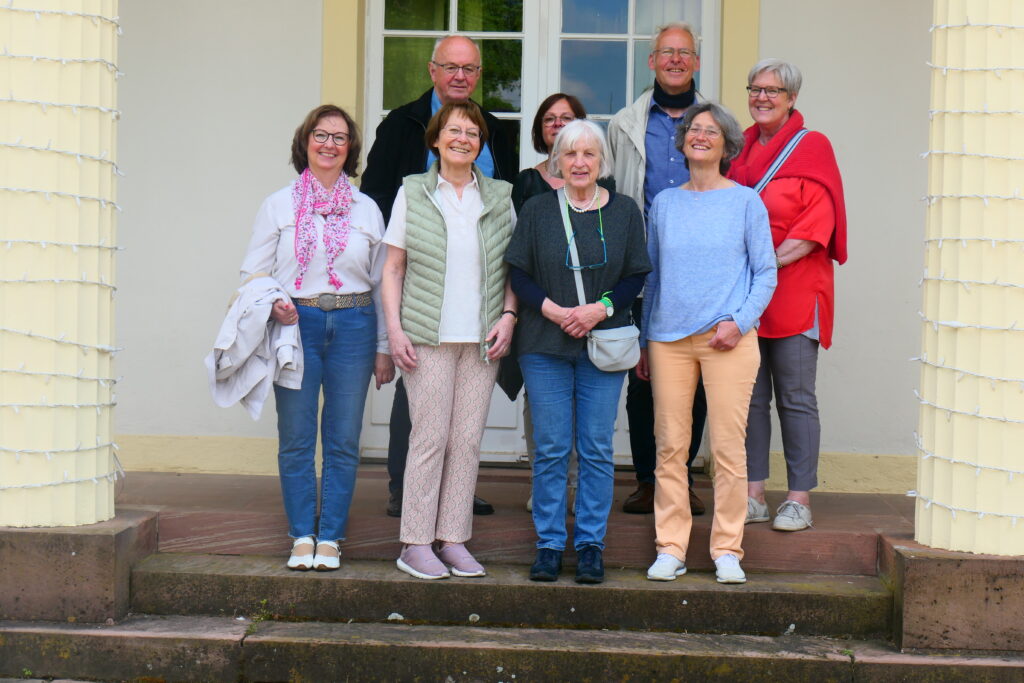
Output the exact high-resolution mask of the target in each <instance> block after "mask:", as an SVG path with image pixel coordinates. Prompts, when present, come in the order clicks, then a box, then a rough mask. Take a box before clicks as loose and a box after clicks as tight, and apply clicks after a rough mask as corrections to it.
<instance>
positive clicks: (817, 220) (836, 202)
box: [729, 110, 847, 349]
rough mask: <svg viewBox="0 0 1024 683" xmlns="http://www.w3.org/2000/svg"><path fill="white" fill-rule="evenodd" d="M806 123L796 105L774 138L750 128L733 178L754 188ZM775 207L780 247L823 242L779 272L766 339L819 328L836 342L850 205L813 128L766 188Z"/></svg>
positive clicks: (764, 327)
mask: <svg viewBox="0 0 1024 683" xmlns="http://www.w3.org/2000/svg"><path fill="white" fill-rule="evenodd" d="M803 127H804V118H803V116H802V115H801V114H800V112H799V111H796V110H794V111H793V113H792V114H791V115H790V117H789V120H788V121H787V122H786V123H785V125H784V126H783V127H782V129H781V130H780V131H779V132H778V133H777V134H776V135H775V136H774V137H772V139H771V140H770V141H769V142H768V144H767V145H761V144H760V143H759V142H758V137H759V135H760V131H759V129H758V127H757V126H756V125H754V126H751V127H750V128H748V129H747V130H746V131H745V132H744V139H745V144H744V146H743V151H742V152H741V153H740V155H739V156H738V157H737V158H736V159H735V160H734V161H733V163H732V167H731V168H730V171H729V177H730V178H732V179H733V180H735V181H736V182H738V183H740V184H742V185H747V186H748V187H753V186H754V185H756V184H757V182H758V181H759V180H760V179H761V178H762V176H764V173H765V171H767V170H768V167H769V166H770V165H771V163H772V162H773V161H774V160H775V157H776V156H777V155H778V154H779V152H780V151H782V148H783V147H785V145H786V143H787V142H788V141H789V140H790V138H792V137H793V135H795V134H796V133H797V132H798V131H799V130H801V129H802V128H803ZM761 198H762V200H764V203H765V206H766V207H767V208H768V217H769V221H770V223H771V227H772V240H773V242H774V244H775V246H776V248H777V247H778V246H779V244H781V243H782V241H783V240H785V239H787V238H794V239H804V240H809V241H813V242H817V243H818V244H819V245H821V246H820V248H818V249H815V250H814V251H812V252H811V253H810V254H808V255H807V256H805V257H804V258H802V259H800V260H799V261H796V262H795V263H792V264H790V265H788V266H785V267H784V268H782V269H781V270H780V271H779V280H778V287H777V288H776V290H775V294H774V295H773V297H772V301H771V303H770V304H769V305H768V308H767V309H765V311H764V313H763V314H762V315H761V325H760V327H759V328H758V335H759V336H762V337H766V338H779V337H789V336H793V335H797V334H801V333H803V332H805V331H807V330H809V329H811V328H812V327H813V326H814V317H815V311H817V316H818V339H819V341H820V342H821V345H822V347H824V348H826V349H827V348H828V347H829V346H831V344H832V320H833V307H834V287H833V274H832V261H833V260H835V261H837V262H838V263H840V264H842V263H844V262H845V261H846V257H847V252H846V204H845V201H844V198H843V181H842V178H841V177H840V175H839V167H838V166H837V164H836V160H835V154H834V153H833V151H832V146H831V144H829V141H828V138H826V137H825V136H824V135H822V134H821V133H817V132H810V133H808V134H807V135H806V136H804V138H803V140H801V141H800V143H799V144H798V145H797V147H796V149H795V150H794V151H793V153H792V154H791V155H790V157H789V159H787V160H786V162H785V163H784V164H783V165H782V167H781V168H780V169H779V171H778V172H777V173H776V174H775V176H774V178H773V179H772V182H770V183H768V185H767V186H766V187H765V188H764V190H762V193H761Z"/></svg>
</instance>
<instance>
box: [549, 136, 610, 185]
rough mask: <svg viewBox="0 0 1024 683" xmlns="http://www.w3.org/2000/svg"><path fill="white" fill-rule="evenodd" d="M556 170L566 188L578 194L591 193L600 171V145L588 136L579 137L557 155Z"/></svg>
mask: <svg viewBox="0 0 1024 683" xmlns="http://www.w3.org/2000/svg"><path fill="white" fill-rule="evenodd" d="M558 170H559V171H561V173H562V179H563V180H565V186H566V187H567V188H569V189H572V190H576V193H577V194H578V195H583V196H586V195H587V194H593V192H594V185H596V184H597V177H598V174H599V173H600V172H601V147H600V145H599V144H598V142H597V141H596V140H592V139H590V138H589V137H588V136H583V137H581V138H579V139H578V140H577V141H576V144H575V145H574V146H573V147H572V148H571V149H563V150H562V152H561V154H559V155H558Z"/></svg>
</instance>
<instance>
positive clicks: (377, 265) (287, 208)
mask: <svg viewBox="0 0 1024 683" xmlns="http://www.w3.org/2000/svg"><path fill="white" fill-rule="evenodd" d="M313 223H314V225H315V226H316V242H315V244H316V250H315V251H314V252H313V257H312V258H311V259H310V261H309V267H308V268H307V269H306V273H305V274H304V275H303V276H302V287H301V288H296V287H295V278H296V277H298V275H299V262H298V261H297V260H296V259H295V209H294V207H293V205H292V186H291V185H288V186H287V187H284V188H282V189H280V190H278V191H277V192H275V193H274V194H272V195H270V196H269V197H267V198H266V199H265V200H264V201H263V205H262V206H261V207H260V210H259V213H258V214H256V221H255V223H254V224H253V228H252V239H250V240H249V248H248V250H247V251H246V254H245V260H244V261H243V262H242V279H245V278H247V277H249V276H250V275H252V274H254V273H269V274H270V276H271V277H272V278H274V279H275V280H277V282H278V283H279V284H280V285H281V287H282V289H284V290H285V291H286V292H288V294H289V295H290V296H291V297H293V298H300V299H308V298H313V297H316V296H319V295H320V294H358V293H360V292H370V293H371V295H372V296H373V305H374V307H375V308H376V310H377V352H378V353H390V351H389V349H388V335H387V324H386V322H385V320H384V309H383V307H382V306H381V303H380V280H381V273H382V272H383V271H384V259H385V257H386V256H387V249H386V248H385V247H384V242H383V237H384V218H383V217H382V216H381V214H380V209H378V208H377V205H376V204H375V203H374V201H373V200H372V199H370V198H369V197H367V196H366V195H365V194H363V193H362V192H359V191H358V190H357V189H356V188H355V187H353V188H352V208H351V210H350V214H349V225H350V226H351V229H350V231H349V235H348V245H347V246H346V247H345V250H344V251H343V252H341V253H340V254H338V256H337V257H336V258H335V259H334V272H335V273H337V275H338V277H339V278H340V279H341V283H342V285H341V287H340V288H337V289H336V288H335V287H334V285H332V284H331V282H330V280H328V278H327V256H326V250H325V249H324V217H323V216H320V215H318V214H314V215H313Z"/></svg>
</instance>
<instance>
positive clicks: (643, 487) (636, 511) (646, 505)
mask: <svg viewBox="0 0 1024 683" xmlns="http://www.w3.org/2000/svg"><path fill="white" fill-rule="evenodd" d="M622 511H623V512H628V513H630V514H632V515H649V514H651V513H652V512H654V483H653V482H647V481H642V482H640V485H639V486H637V488H636V491H633V493H631V494H629V498H627V499H626V501H625V502H624V503H623V504H622Z"/></svg>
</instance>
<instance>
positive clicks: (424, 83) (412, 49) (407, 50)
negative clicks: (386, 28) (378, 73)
mask: <svg viewBox="0 0 1024 683" xmlns="http://www.w3.org/2000/svg"><path fill="white" fill-rule="evenodd" d="M433 50H434V39H433V38H391V37H385V38H384V108H385V109H394V108H395V107H400V106H402V105H403V104H405V103H406V102H411V101H412V100H415V99H416V98H417V97H419V96H420V95H422V94H423V91H425V90H426V89H427V88H429V87H430V74H429V73H428V72H427V62H429V61H430V54H431V52H432V51H433Z"/></svg>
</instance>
